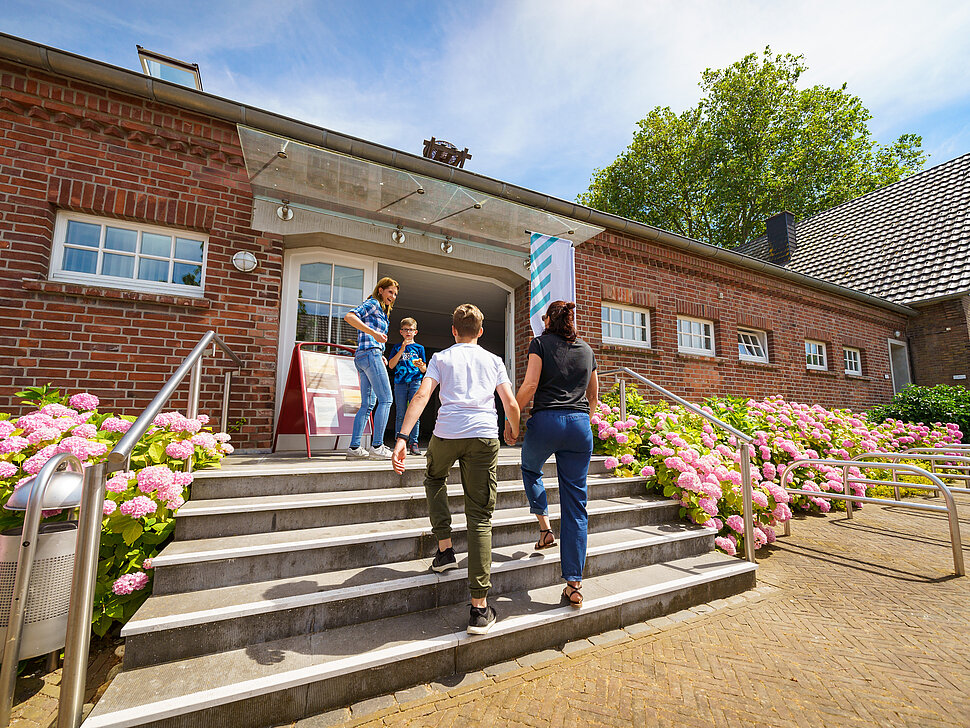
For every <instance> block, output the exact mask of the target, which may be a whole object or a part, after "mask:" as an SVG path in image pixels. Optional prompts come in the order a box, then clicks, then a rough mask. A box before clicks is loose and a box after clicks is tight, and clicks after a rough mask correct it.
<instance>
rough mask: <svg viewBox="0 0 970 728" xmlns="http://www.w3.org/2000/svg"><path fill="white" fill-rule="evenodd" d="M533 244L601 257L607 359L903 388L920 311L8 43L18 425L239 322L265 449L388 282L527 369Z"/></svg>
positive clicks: (851, 386)
mask: <svg viewBox="0 0 970 728" xmlns="http://www.w3.org/2000/svg"><path fill="white" fill-rule="evenodd" d="M527 231H537V232H542V233H546V234H550V235H559V236H563V237H567V238H569V239H571V240H573V242H574V244H575V245H576V246H577V247H576V263H577V299H578V300H577V305H578V310H579V323H580V333H581V336H583V337H584V338H585V339H586V340H587V341H589V343H590V344H591V345H592V346H593V348H594V350H595V351H596V353H597V355H598V358H599V361H600V364H601V366H603V367H609V366H612V365H625V366H629V367H631V368H633V369H635V370H637V371H640V372H643V373H644V374H646V375H647V376H650V377H653V378H656V379H657V380H658V382H660V383H661V384H664V385H665V386H667V387H669V388H671V389H672V390H673V391H675V392H678V393H680V394H683V395H685V396H688V397H691V398H694V399H699V398H702V397H705V396H708V395H712V394H744V395H751V396H764V395H770V394H782V395H784V396H786V397H791V398H795V399H798V400H801V401H811V402H819V403H822V404H825V405H830V406H831V405H838V406H850V407H856V408H862V407H865V406H867V405H870V404H873V403H876V402H881V401H885V400H887V399H888V398H889V397H890V396H891V394H892V391H893V382H892V377H893V376H894V374H895V375H896V377H897V379H898V378H899V376H900V375H899V373H898V372H897V369H898V367H899V366H900V361H895V362H894V360H893V359H892V358H891V356H890V348H889V347H888V346H887V342H890V341H891V340H892V341H900V340H902V338H903V337H905V335H906V334H907V333H908V332H910V331H911V327H912V323H911V321H912V320H913V317H914V316H916V315H917V311H916V310H915V309H913V308H910V307H908V306H905V305H900V303H897V302H891V301H887V300H885V299H882V298H877V297H875V296H873V295H870V294H869V293H865V292H861V291H859V290H854V289H852V288H846V287H842V286H839V285H835V284H833V283H831V282H827V281H824V280H821V279H819V278H813V277H810V276H808V275H805V274H803V273H801V272H798V271H796V270H793V269H791V268H785V267H783V266H777V265H773V264H770V263H767V262H765V261H763V260H757V259H755V258H752V257H748V256H745V255H740V254H738V253H736V252H733V251H728V250H723V249H719V248H714V247H711V246H708V245H705V244H703V243H700V242H697V241H694V240H691V239H688V238H684V237H682V236H678V235H675V234H672V233H669V232H666V231H664V230H659V229H657V228H653V227H650V226H647V225H643V224H640V223H636V222H633V221H630V220H626V219H624V218H621V217H617V216H614V215H609V214H605V213H602V212H599V211H596V210H592V209H589V208H585V207H583V206H581V205H577V204H574V203H570V202H566V201H563V200H558V199H554V198H550V197H548V196H546V195H542V194H539V193H536V192H532V191H529V190H525V189H522V188H518V187H515V186H512V185H509V184H506V183H503V182H500V181H497V180H494V179H489V178H486V177H483V176H480V175H477V174H475V173H474V172H471V171H468V170H466V169H456V168H454V167H451V166H448V165H446V164H442V163H440V162H436V161H432V160H429V159H425V158H423V157H420V156H415V155H411V154H407V153H404V152H400V151H397V150H393V149H389V148H386V147H382V146H379V145H376V144H373V143H370V142H367V141H364V140H360V139H356V138H353V137H349V136H346V135H343V134H339V133H336V132H333V131H329V130H326V129H322V128H319V127H315V126H312V125H309V124H304V123H301V122H299V121H296V120H293V119H289V118H285V117H282V116H279V115H275V114H272V113H270V112H266V111H262V110H259V109H256V108H253V107H250V106H246V105H243V104H238V103H235V102H232V101H228V100H225V99H221V98H218V97H214V96H211V95H209V94H205V93H202V92H200V91H195V90H192V89H188V88H185V87H182V86H178V85H175V84H172V83H168V82H165V81H161V80H158V79H154V78H150V77H148V76H145V75H143V74H141V73H136V72H133V71H129V70H125V69H120V68H117V67H113V66H108V65H106V64H102V63H99V62H97V61H94V60H91V59H87V58H82V57H79V56H75V55H72V54H69V53H65V52H63V51H59V50H56V49H53V48H48V47H45V46H41V45H38V44H35V43H32V42H28V41H24V40H20V39H17V38H13V37H10V36H6V35H0V254H2V256H0V285H2V294H0V298H2V305H3V310H4V311H5V312H6V316H5V317H4V319H3V320H2V322H0V342H2V344H3V351H2V357H0V392H2V396H0V410H9V409H11V408H14V407H15V406H16V404H15V401H14V398H13V397H12V393H13V392H15V391H17V390H19V389H20V388H22V387H24V386H30V385H35V384H39V383H44V382H51V383H53V384H55V385H56V386H59V387H62V388H67V389H70V390H71V391H75V390H79V389H89V390H91V391H94V392H95V393H97V394H98V395H99V396H100V397H101V398H102V400H103V403H104V404H103V407H104V408H105V409H114V410H119V411H125V412H131V413H134V412H137V411H138V410H139V409H141V408H142V407H143V406H144V405H145V404H147V402H148V401H149V400H150V398H151V397H152V396H153V395H154V393H155V392H156V391H157V390H158V388H159V387H160V386H161V384H162V383H163V382H164V380H165V379H166V378H167V376H168V375H169V374H170V373H171V372H172V371H173V370H174V368H175V367H176V366H177V365H178V363H179V362H181V360H182V359H183V358H184V356H185V355H186V354H187V353H188V351H189V349H190V348H191V346H192V345H194V344H195V342H196V341H197V340H198V339H199V338H200V337H201V336H202V334H203V333H204V332H205V331H207V330H209V329H215V330H216V331H217V332H218V333H219V334H220V336H222V338H223V339H224V340H225V341H226V342H227V343H228V344H229V346H230V347H232V348H233V350H234V351H235V352H236V353H238V354H239V356H240V357H241V358H242V359H243V360H244V362H245V366H244V367H243V368H242V370H241V371H240V372H239V374H238V375H237V377H236V379H235V380H234V393H233V400H232V407H231V411H230V415H229V418H228V423H227V424H229V425H230V426H232V428H233V429H234V430H235V431H236V432H235V435H234V437H235V438H236V441H237V442H239V443H240V444H242V445H243V446H245V447H251V448H266V447H268V446H269V445H270V442H271V439H272V428H273V421H274V417H275V413H276V411H277V409H278V406H279V400H280V393H281V389H282V385H283V382H284V379H285V376H286V372H287V368H288V365H289V360H290V355H291V352H292V349H293V345H294V343H295V342H296V341H300V340H304V341H306V340H318V341H320V340H323V341H332V342H335V343H341V342H347V341H349V340H352V332H350V331H348V330H347V328H346V326H345V324H343V323H342V316H343V313H344V312H345V311H346V310H347V309H348V308H349V307H350V306H351V305H354V304H356V303H358V302H359V301H360V300H362V299H363V297H364V296H366V295H367V294H368V293H369V292H370V290H371V289H372V288H373V286H374V284H375V282H376V280H378V279H379V278H380V277H382V276H384V275H390V276H392V277H394V278H396V279H397V280H399V281H400V282H401V284H402V285H401V295H400V298H399V301H398V305H397V308H396V309H395V311H394V320H393V321H392V332H393V331H395V330H396V329H395V328H394V326H395V325H396V321H397V320H399V319H400V317H402V316H406V315H413V316H415V318H417V319H418V321H419V328H420V329H421V334H420V336H419V340H421V341H422V343H424V345H425V346H426V347H427V348H428V349H429V353H430V352H431V351H434V350H437V349H440V348H443V347H445V346H447V345H448V344H449V343H450V340H449V336H448V321H449V316H450V311H451V310H452V309H453V307H454V306H455V305H457V304H458V303H462V302H464V301H466V300H471V301H473V302H475V303H477V304H479V305H480V307H481V308H482V309H483V311H484V313H485V315H486V325H485V328H486V335H485V338H484V339H483V341H482V343H483V345H484V346H486V348H489V349H491V350H492V351H495V352H496V353H498V354H500V355H503V356H504V358H505V360H506V364H507V366H508V367H509V369H510V371H511V372H512V373H513V376H514V375H518V376H519V377H521V374H522V372H523V371H524V360H525V351H526V346H527V343H528V340H529V337H530V333H529V328H528V320H527V316H528V277H529V235H528V233H527ZM239 254H251V256H252V258H253V259H255V262H256V264H257V266H256V268H255V269H254V270H251V271H246V270H245V268H246V267H247V266H246V265H244V263H245V261H241V260H240V256H239ZM234 258H235V259H236V262H237V263H240V264H241V265H240V266H239V268H242V269H239V268H237V266H236V265H235V264H234V262H233V261H234ZM962 305H963V306H964V310H966V304H965V302H964V304H962ZM915 320H917V321H919V320H920V319H919V318H916V319H915ZM210 362H211V363H210V365H209V368H208V369H207V373H206V375H205V377H204V379H203V402H202V408H203V410H205V411H215V410H217V409H218V407H217V403H218V399H219V396H220V387H221V381H222V379H221V369H220V366H221V365H222V364H223V363H224V362H222V361H220V360H219V359H218V357H216V358H214V359H212V360H210ZM894 367H895V368H894ZM176 404H177V403H176ZM222 424H224V423H220V425H222Z"/></svg>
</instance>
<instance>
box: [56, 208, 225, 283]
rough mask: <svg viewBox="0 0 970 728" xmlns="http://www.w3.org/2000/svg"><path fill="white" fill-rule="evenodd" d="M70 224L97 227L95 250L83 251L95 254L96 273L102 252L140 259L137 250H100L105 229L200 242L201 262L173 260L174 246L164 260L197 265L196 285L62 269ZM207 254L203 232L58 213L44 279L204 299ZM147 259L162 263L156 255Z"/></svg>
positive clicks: (207, 246)
mask: <svg viewBox="0 0 970 728" xmlns="http://www.w3.org/2000/svg"><path fill="white" fill-rule="evenodd" d="M71 221H75V222H82V223H89V224H94V225H100V226H101V236H100V239H99V244H98V247H97V248H94V247H89V248H87V250H91V251H96V252H97V254H98V263H97V270H100V269H101V264H102V260H103V258H104V254H105V253H106V252H107V253H112V254H121V255H132V256H133V257H136V260H137V259H139V258H141V257H142V255H141V253H140V251H138V250H137V247H136V253H135V254H129V253H126V252H123V251H113V250H106V249H105V247H104V239H105V231H106V230H107V228H108V227H115V228H122V229H125V230H134V231H136V232H137V233H138V240H139V241H140V240H141V236H142V234H144V233H150V234H155V235H164V236H167V237H171V238H182V239H185V240H192V241H195V242H200V243H202V261H201V262H199V261H188V260H184V261H182V260H180V259H178V258H176V257H175V247H174V243H173V248H172V252H171V255H169V257H168V261H169V266H171V265H173V264H174V263H175V262H185V263H191V264H195V265H200V266H201V267H202V274H201V280H200V281H199V285H198V286H187V285H185V284H182V283H170V282H169V283H161V282H158V281H144V280H140V279H138V278H124V277H121V276H110V275H104V274H102V273H82V272H79V271H70V270H64V268H63V265H64V251H65V248H66V247H67V245H66V238H67V225H68V223H69V222H71ZM72 247H73V246H72ZM208 254H209V236H208V235H206V234H204V233H197V232H191V231H186V230H181V229H178V228H170V227H161V226H158V225H143V224H141V223H134V222H128V221H127V220H119V219H117V218H113V217H98V216H95V215H85V214H82V213H78V212H68V211H66V210H59V211H58V213H57V218H56V220H55V222H54V244H53V246H52V249H51V261H50V271H49V274H48V277H49V278H50V280H52V281H60V282H64V283H77V284H80V285H88V286H90V285H94V286H101V287H104V288H118V289H123V290H127V291H141V292H144V293H159V294H163V295H169V296H171V295H177V296H185V297H189V298H202V297H204V296H205V282H206V267H207V266H206V261H207V259H208ZM148 257H151V258H154V259H158V260H162V258H161V257H160V256H148ZM169 270H171V267H170V268H169Z"/></svg>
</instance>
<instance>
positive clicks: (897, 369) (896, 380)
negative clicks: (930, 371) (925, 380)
mask: <svg viewBox="0 0 970 728" xmlns="http://www.w3.org/2000/svg"><path fill="white" fill-rule="evenodd" d="M889 371H890V373H891V376H892V378H893V394H896V393H898V392H901V391H902V390H903V387H905V386H906V385H907V384H909V383H910V382H912V381H913V380H912V377H911V376H910V372H909V347H908V346H906V342H905V341H899V340H898V339H889Z"/></svg>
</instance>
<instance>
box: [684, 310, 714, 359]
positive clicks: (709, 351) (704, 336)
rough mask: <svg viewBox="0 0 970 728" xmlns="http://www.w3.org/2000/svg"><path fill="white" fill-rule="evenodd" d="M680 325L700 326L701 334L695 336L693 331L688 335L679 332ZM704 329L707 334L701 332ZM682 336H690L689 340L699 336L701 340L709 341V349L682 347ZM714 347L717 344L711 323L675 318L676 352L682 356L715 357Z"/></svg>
mask: <svg viewBox="0 0 970 728" xmlns="http://www.w3.org/2000/svg"><path fill="white" fill-rule="evenodd" d="M681 323H690V324H700V325H701V327H702V333H700V334H696V333H694V332H693V331H691V332H690V333H684V332H682V331H681V330H680V325H681ZM704 327H707V329H708V332H707V333H704V332H703V328H704ZM691 328H693V327H691ZM683 336H690V337H691V338H694V337H697V336H699V337H700V338H702V339H707V340H709V341H710V348H707V347H696V346H690V345H684V344H683V343H682V342H681V337H683ZM716 347H717V343H716V341H715V334H714V322H713V321H709V320H708V319H700V318H693V317H691V316H678V317H677V351H679V352H681V353H682V354H697V355H699V356H715V354H716V351H717V348H716Z"/></svg>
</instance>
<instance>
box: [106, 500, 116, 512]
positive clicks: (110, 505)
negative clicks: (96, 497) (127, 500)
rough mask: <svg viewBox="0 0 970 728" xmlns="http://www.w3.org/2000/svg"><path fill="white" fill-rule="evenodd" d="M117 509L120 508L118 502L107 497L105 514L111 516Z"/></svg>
mask: <svg viewBox="0 0 970 728" xmlns="http://www.w3.org/2000/svg"><path fill="white" fill-rule="evenodd" d="M116 510H118V504H117V503H115V502H114V501H113V500H110V499H105V501H104V515H106V516H110V515H111V514H112V513H114V512H115V511H116Z"/></svg>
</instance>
